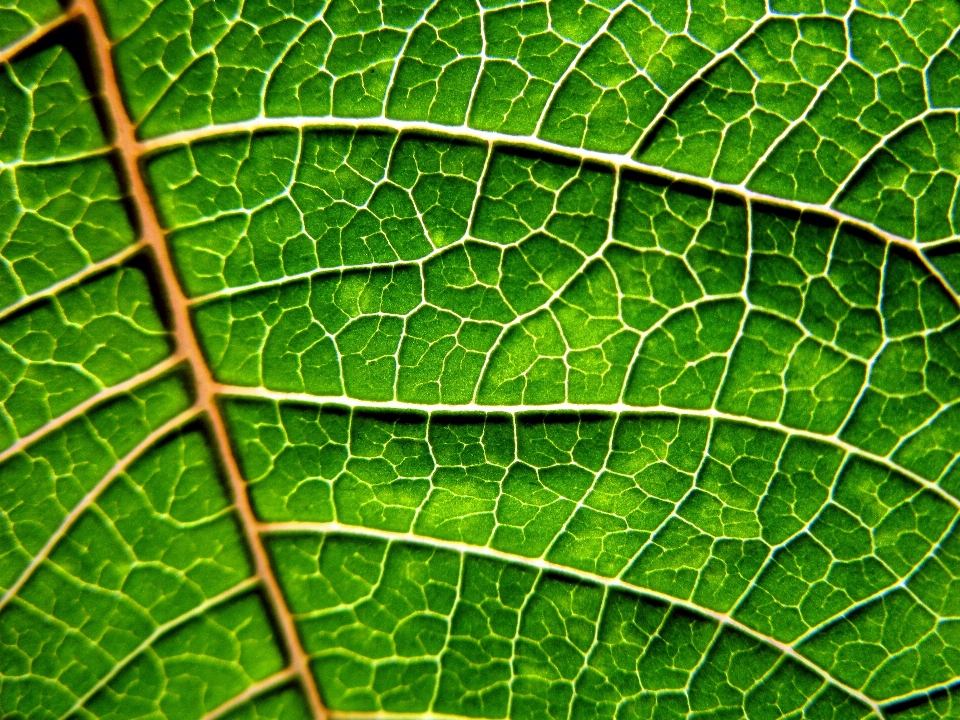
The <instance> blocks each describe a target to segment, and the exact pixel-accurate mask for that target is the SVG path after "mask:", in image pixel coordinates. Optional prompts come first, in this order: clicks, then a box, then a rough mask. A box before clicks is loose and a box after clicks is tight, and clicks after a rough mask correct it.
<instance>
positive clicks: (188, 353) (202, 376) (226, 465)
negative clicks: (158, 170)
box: [72, 0, 327, 720]
mask: <svg viewBox="0 0 960 720" xmlns="http://www.w3.org/2000/svg"><path fill="white" fill-rule="evenodd" d="M72 12H75V13H77V15H79V16H80V17H81V18H83V20H84V21H85V23H86V25H87V28H88V31H89V38H90V42H91V45H92V48H91V49H92V52H93V60H94V63H95V67H96V69H97V70H98V71H99V74H100V77H99V79H100V88H99V90H100V93H101V98H102V101H103V103H104V105H105V109H106V111H107V113H108V115H109V120H110V121H111V122H112V123H113V128H112V130H113V143H114V148H115V150H116V152H117V154H118V156H119V158H120V161H121V163H122V165H123V170H124V172H125V174H126V180H127V183H128V191H129V194H130V200H131V201H132V203H133V205H134V207H135V208H136V211H137V214H138V216H139V220H140V225H141V227H140V232H141V235H142V238H143V241H144V242H145V243H146V244H147V245H148V246H149V247H150V248H151V250H152V251H153V254H154V260H155V265H156V271H157V280H158V281H159V283H160V285H161V286H162V288H163V292H164V293H165V295H166V297H165V298H164V300H165V301H166V303H167V306H168V309H169V312H170V321H171V323H172V326H173V335H174V338H175V341H176V345H177V350H178V352H179V354H181V355H182V356H183V357H185V358H186V360H187V361H188V362H189V364H190V368H191V370H192V372H193V376H194V382H195V384H196V392H197V400H196V405H197V406H198V407H199V408H200V410H202V411H203V412H204V413H205V415H206V417H207V418H208V420H209V423H210V430H211V434H212V436H213V439H214V441H215V443H216V445H217V449H218V451H219V454H220V458H221V462H222V463H223V469H224V472H225V473H226V476H227V479H228V481H229V483H230V488H231V490H232V492H233V498H234V504H235V506H236V509H237V514H238V516H239V517H240V521H241V525H242V527H243V532H244V535H245V537H246V540H247V545H248V547H249V549H250V554H251V556H252V559H253V564H254V568H255V574H256V577H257V578H258V579H259V580H260V582H261V583H262V585H263V588H264V591H265V594H266V596H267V600H268V602H269V604H270V606H271V609H272V611H273V615H274V619H275V622H276V624H277V627H278V628H279V630H280V633H281V635H282V637H283V643H284V646H285V647H284V649H285V651H286V653H287V655H288V658H289V661H290V665H291V667H292V668H293V670H294V672H295V673H296V675H297V676H298V677H299V679H300V683H301V684H302V686H303V689H304V692H305V694H306V696H307V701H308V703H309V705H310V708H311V710H312V712H313V715H314V717H315V718H317V719H318V720H325V718H326V717H327V712H326V709H325V708H324V706H323V703H322V701H321V699H320V693H319V691H318V689H317V684H316V682H315V681H314V678H313V675H312V674H311V672H310V665H309V656H308V655H307V653H306V652H305V651H304V649H303V645H302V644H301V642H300V637H299V635H298V634H297V629H296V626H295V624H294V621H293V616H292V614H291V613H290V610H289V608H288V607H287V604H286V600H285V599H284V597H283V593H282V592H281V590H280V585H279V583H278V582H277V579H276V576H275V575H274V573H273V568H272V567H271V565H270V560H269V558H268V557H267V552H266V550H265V548H264V545H263V543H262V541H261V538H260V535H259V533H258V532H257V529H256V528H257V521H256V518H255V516H254V514H253V510H252V509H251V507H250V501H249V498H248V497H247V493H246V484H245V483H244V481H243V478H242V476H241V474H240V470H239V467H238V466H237V462H236V458H234V456H233V452H232V449H231V447H230V440H229V437H228V435H227V431H226V426H225V425H224V422H223V418H222V416H221V414H220V409H219V407H218V406H217V402H216V395H215V387H216V386H215V384H214V382H213V378H212V376H211V374H210V370H209V368H208V367H207V364H206V360H205V358H204V356H203V353H202V352H201V350H200V345H199V343H198V342H197V338H196V336H195V334H194V332H193V326H192V324H191V322H190V316H189V311H188V308H187V303H186V297H185V296H184V294H183V291H182V290H181V288H180V283H179V281H178V279H177V275H176V272H175V270H174V267H173V263H172V261H171V258H170V253H169V252H168V250H167V246H166V243H165V241H164V236H163V231H162V229H161V226H160V222H159V219H158V218H157V215H156V212H155V211H154V207H153V202H152V199H151V197H150V193H149V191H148V190H147V187H146V184H145V183H144V180H143V176H142V174H141V172H140V165H139V160H138V159H139V157H140V146H139V143H138V141H137V138H136V130H135V128H134V125H133V123H132V122H131V120H130V117H129V115H128V114H127V111H126V107H125V106H124V103H123V98H122V96H121V93H120V87H119V85H118V83H117V78H116V72H115V69H114V66H113V58H112V55H111V50H112V43H111V42H110V39H109V37H108V36H107V32H106V28H105V27H104V24H103V20H102V18H101V16H100V12H99V10H98V9H97V7H96V5H95V3H94V0H76V4H75V5H74V8H73V9H72Z"/></svg>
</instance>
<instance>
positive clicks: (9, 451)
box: [0, 353, 183, 463]
mask: <svg viewBox="0 0 960 720" xmlns="http://www.w3.org/2000/svg"><path fill="white" fill-rule="evenodd" d="M182 361H183V356H182V355H180V354H179V353H174V354H173V355H170V356H169V357H168V358H166V359H165V360H162V361H161V362H159V363H158V364H156V365H154V366H153V367H152V368H150V369H149V370H145V371H143V372H142V373H139V374H137V375H134V376H133V377H132V378H130V379H129V380H124V381H123V382H121V383H117V384H116V385H113V386H111V387H108V388H104V389H103V390H101V391H100V392H98V393H95V394H93V395H91V396H90V397H88V398H87V399H86V400H84V401H83V402H82V403H80V404H79V405H75V406H73V407H72V408H71V409H70V410H68V411H67V412H65V413H64V414H63V415H60V416H58V417H55V418H53V419H52V420H50V422H48V423H46V424H44V425H43V427H39V428H37V429H36V430H34V431H33V432H31V433H27V434H26V435H24V436H23V437H22V438H20V439H19V440H17V441H16V442H15V443H14V444H13V445H11V446H10V447H7V448H4V449H3V450H0V463H2V462H3V461H4V460H6V459H8V458H10V457H12V456H13V455H16V454H17V453H18V452H20V451H21V450H23V449H24V448H25V447H27V446H28V445H30V444H31V443H34V442H36V441H37V440H39V439H40V438H41V437H43V436H45V435H47V434H48V433H50V432H52V431H53V430H56V429H57V428H61V427H64V426H65V425H67V424H68V423H69V422H70V421H71V420H75V419H77V418H78V417H80V416H81V415H85V414H86V413H87V412H88V411H89V410H90V409H91V408H93V407H94V406H95V405H99V404H101V403H105V402H107V401H108V400H113V399H114V398H116V397H119V396H120V395H123V394H125V393H128V392H129V391H131V390H133V389H134V388H135V387H137V386H139V385H141V384H145V383H147V382H149V381H150V380H153V379H155V378H157V377H159V376H161V375H163V374H164V373H165V372H167V371H168V370H170V369H171V368H173V367H174V366H176V365H178V364H179V363H180V362H182Z"/></svg>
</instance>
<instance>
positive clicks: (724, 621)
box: [260, 522, 879, 713]
mask: <svg viewBox="0 0 960 720" xmlns="http://www.w3.org/2000/svg"><path fill="white" fill-rule="evenodd" d="M260 530H261V532H263V533H268V534H277V533H289V534H293V533H322V534H327V533H340V534H344V535H355V536H358V537H368V538H369V537H372V538H377V539H380V540H385V541H387V542H391V543H392V542H409V543H414V544H418V545H424V546H427V547H433V548H442V549H447V550H452V551H454V552H458V553H461V554H470V555H479V556H483V557H488V558H492V559H496V560H500V561H504V562H509V563H513V564H519V565H525V566H528V567H533V568H536V569H537V570H539V571H541V572H550V573H557V574H559V575H566V576H568V577H575V578H577V579H579V580H583V581H584V582H590V583H594V584H597V585H601V586H603V587H605V588H608V589H616V590H623V591H625V592H629V593H631V594H633V595H646V596H648V597H654V598H657V599H658V600H661V601H663V602H666V603H669V604H671V605H675V606H680V607H683V608H685V609H687V610H689V611H691V612H694V613H697V614H698V615H701V616H706V617H709V618H712V619H713V620H715V621H716V622H718V623H720V624H721V625H725V626H727V627H731V628H734V629H736V630H739V631H740V632H742V633H744V634H745V635H748V636H749V637H751V638H753V639H755V640H758V641H760V642H763V643H765V644H767V645H770V646H773V647H775V648H776V649H777V650H779V651H780V652H781V653H783V654H784V655H787V656H789V657H790V658H792V659H793V660H795V661H796V662H798V663H800V664H802V665H803V666H804V667H806V668H807V669H809V670H810V671H812V672H814V673H816V674H817V675H818V676H820V677H821V678H823V679H824V680H826V681H827V682H829V683H831V684H833V685H835V686H837V687H838V688H840V689H842V690H843V691H844V692H846V693H848V694H849V695H851V696H852V697H855V698H857V699H858V700H859V701H860V702H862V703H864V704H865V705H867V706H869V707H870V708H871V709H872V710H873V711H874V712H878V713H879V706H878V704H877V703H876V701H874V700H871V699H870V698H869V697H867V696H866V695H865V694H864V693H863V692H861V691H860V690H857V689H856V688H853V687H850V686H848V685H846V684H844V683H842V682H841V681H839V680H837V679H836V678H834V677H832V676H831V675H830V674H829V673H828V672H827V671H826V670H824V669H823V668H821V667H820V666H819V665H817V664H816V663H814V662H812V661H811V660H808V659H807V658H806V657H804V656H803V655H801V654H800V653H799V652H798V651H797V650H796V649H795V648H793V647H792V646H791V645H789V644H787V643H784V642H780V641H779V640H775V639H774V638H771V637H768V636H766V635H764V634H763V633H760V632H757V631H756V630H754V629H753V628H751V627H749V626H748V625H744V624H743V623H742V622H740V621H739V620H735V619H734V618H732V617H730V616H729V615H727V614H726V613H722V612H719V611H717V610H710V609H709V608H705V607H701V606H699V605H697V604H695V603H692V602H690V601H689V600H682V599H680V598H676V597H674V596H672V595H667V594H666V593H661V592H657V591H655V590H649V589H647V588H641V587H638V586H636V585H631V584H629V583H627V582H624V581H623V580H620V579H619V578H609V577H604V576H602V575H596V574H594V573H590V572H586V571H584V570H577V569H575V568H570V567H567V566H565V565H558V564H556V563H553V562H550V561H549V560H544V559H543V558H525V557H522V556H519V555H512V554H510V553H507V552H503V551H502V550H496V549H494V548H491V547H486V546H479V545H469V544H467V543H464V542H457V541H453V540H440V539H436V538H425V537H419V536H417V535H414V534H413V533H412V532H408V533H396V532H390V531H387V530H375V529H371V528H364V527H357V526H352V525H344V524H341V523H339V522H276V523H262V524H261V525H260Z"/></svg>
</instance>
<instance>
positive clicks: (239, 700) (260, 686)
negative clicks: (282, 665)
mask: <svg viewBox="0 0 960 720" xmlns="http://www.w3.org/2000/svg"><path fill="white" fill-rule="evenodd" d="M295 677H297V673H296V671H295V670H294V669H293V668H292V667H288V668H287V669H286V670H281V671H280V672H278V673H274V674H273V675H271V676H270V677H268V678H265V679H263V680H261V681H260V682H256V683H254V684H253V685H251V686H250V687H248V688H247V689H246V690H244V691H243V692H242V693H240V694H239V695H237V696H236V697H233V698H231V699H230V700H227V702H225V703H223V705H220V706H219V707H217V708H215V709H213V710H211V711H210V712H208V713H207V714H206V715H204V716H203V717H201V718H200V720H217V718H221V717H223V716H224V715H226V714H227V713H229V712H230V711H231V710H235V709H237V708H238V707H240V706H241V705H243V704H244V703H246V702H248V701H250V700H253V699H254V698H256V697H257V696H258V695H263V694H265V693H268V692H269V691H271V690H273V689H274V688H277V687H279V686H280V685H283V684H284V683H285V682H287V681H288V680H292V679H294V678H295Z"/></svg>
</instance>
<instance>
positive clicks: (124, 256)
mask: <svg viewBox="0 0 960 720" xmlns="http://www.w3.org/2000/svg"><path fill="white" fill-rule="evenodd" d="M145 247H146V245H145V244H144V243H143V242H135V243H133V244H132V245H129V246H128V247H126V248H124V249H123V250H121V251H120V252H119V253H117V254H116V255H111V256H110V257H108V258H104V259H103V260H99V261H97V262H95V263H91V264H90V265H87V266H86V267H85V268H83V269H82V270H78V271H77V272H75V273H73V274H72V275H68V276H67V277H65V278H63V279H61V280H58V281H57V282H55V283H54V284H53V285H50V286H49V287H46V288H44V289H43V290H41V291H39V292H36V293H33V294H32V295H26V296H24V297H22V298H20V299H19V300H17V301H16V302H15V303H13V305H10V306H8V307H5V308H3V309H2V310H0V322H2V321H3V320H4V319H5V318H7V317H9V316H10V315H12V314H13V313H15V312H17V311H18V310H20V309H21V308H24V307H26V306H27V305H30V304H32V303H35V302H37V301H38V300H43V299H44V298H48V297H52V296H54V295H56V294H57V293H59V292H61V291H62V290H64V289H66V288H68V287H70V286H71V285H76V284H78V283H81V282H83V281H84V280H86V279H87V278H88V277H90V276H91V275H96V274H97V273H98V272H100V271H101V270H106V269H108V268H112V267H114V266H118V265H122V264H123V263H124V262H125V261H126V260H128V259H129V258H131V257H133V256H134V255H136V254H137V253H138V252H140V251H141V250H143V249H144V248H145Z"/></svg>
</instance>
